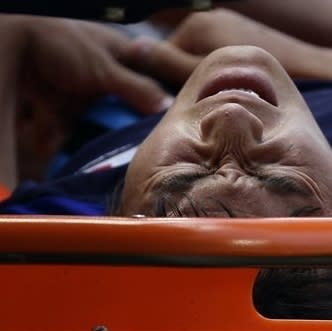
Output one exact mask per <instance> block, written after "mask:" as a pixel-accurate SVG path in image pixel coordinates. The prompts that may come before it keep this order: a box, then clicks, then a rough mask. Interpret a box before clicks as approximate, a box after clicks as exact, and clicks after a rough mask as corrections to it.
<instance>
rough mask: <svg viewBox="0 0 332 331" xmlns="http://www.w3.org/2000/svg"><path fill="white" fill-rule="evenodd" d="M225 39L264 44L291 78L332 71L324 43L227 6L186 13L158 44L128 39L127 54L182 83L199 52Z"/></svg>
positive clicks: (228, 43) (327, 76)
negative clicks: (303, 38)
mask: <svg viewBox="0 0 332 331" xmlns="http://www.w3.org/2000/svg"><path fill="white" fill-rule="evenodd" d="M231 45H253V46H257V47H261V48H263V49H265V50H267V51H268V52H269V53H271V54H272V55H273V56H274V57H276V58H277V59H278V60H279V62H280V63H281V64H282V65H283V66H284V68H285V69H286V70H287V71H288V73H289V74H290V75H291V76H293V77H295V78H312V79H330V78H331V77H332V70H329V68H330V67H331V66H330V65H329V63H331V59H332V51H331V50H330V49H323V48H319V47H316V46H314V45H311V44H308V43H305V42H302V41H300V40H297V39H295V38H293V37H291V36H288V35H286V34H284V33H282V32H280V31H277V30H274V29H272V28H269V27H267V26H265V25H263V24H261V23H258V22H255V21H253V20H251V19H249V18H247V17H245V16H242V15H241V14H238V13H236V12H233V11H231V10H227V9H216V10H213V11H209V12H200V13H195V14H192V15H190V16H188V17H187V18H186V19H185V20H184V21H183V22H182V23H181V24H180V25H179V26H178V27H177V28H176V30H175V31H174V32H173V33H172V34H171V36H170V37H169V39H168V41H167V42H164V43H163V44H158V43H156V42H155V43H154V44H153V42H152V41H151V40H150V41H149V40H137V41H134V44H133V46H132V49H133V50H134V51H133V52H132V58H134V59H133V60H134V62H135V61H136V64H138V65H139V66H141V67H142V66H143V67H145V69H146V70H149V71H150V72H152V73H153V74H155V75H157V76H158V77H159V78H164V79H166V80H168V81H170V82H172V83H174V82H176V83H180V84H182V83H183V82H184V81H185V80H186V78H188V76H189V75H190V73H191V72H192V70H193V69H194V68H195V66H196V65H197V64H198V63H199V61H200V59H202V57H204V56H206V55H208V54H209V53H210V52H212V51H214V50H215V49H218V48H220V47H224V46H231ZM142 50H143V51H142ZM290 50H291V51H290ZM135 52H136V53H135ZM134 54H135V55H134ZM138 62H139V63H138Z"/></svg>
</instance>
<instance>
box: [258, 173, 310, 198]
mask: <svg viewBox="0 0 332 331" xmlns="http://www.w3.org/2000/svg"><path fill="white" fill-rule="evenodd" d="M257 178H258V179H259V180H260V181H262V182H263V183H264V184H265V186H266V187H267V188H268V189H270V190H271V191H274V192H276V193H278V194H287V193H288V194H292V193H293V194H299V195H301V196H304V197H308V196H312V195H313V192H312V190H311V189H310V188H309V187H308V186H307V185H305V184H304V183H303V182H302V181H299V180H296V179H294V178H292V177H290V176H288V175H273V174H271V175H258V176H257Z"/></svg>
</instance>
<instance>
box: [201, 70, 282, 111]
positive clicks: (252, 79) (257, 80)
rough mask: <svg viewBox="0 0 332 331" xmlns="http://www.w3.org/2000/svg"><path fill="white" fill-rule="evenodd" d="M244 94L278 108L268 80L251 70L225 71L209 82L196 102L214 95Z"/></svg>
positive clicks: (261, 74)
mask: <svg viewBox="0 0 332 331" xmlns="http://www.w3.org/2000/svg"><path fill="white" fill-rule="evenodd" d="M232 91H235V92H239V93H245V94H247V95H250V96H252V97H255V98H258V99H262V100H264V101H266V102H268V103H269V104H271V105H273V106H278V102H277V96H276V93H275V91H274V89H273V87H272V83H271V82H270V80H269V79H268V78H267V77H266V76H265V75H264V74H263V73H261V72H259V71H257V70H252V69H250V70H249V69H238V68H236V69H232V70H230V69H227V70H224V72H222V73H221V74H219V75H218V76H217V77H216V78H214V79H212V80H210V81H209V82H208V83H207V84H206V85H205V86H204V87H203V89H202V90H201V92H200V93H199V97H198V100H197V101H200V100H202V99H205V98H207V97H210V96H212V95H216V94H222V93H228V92H232Z"/></svg>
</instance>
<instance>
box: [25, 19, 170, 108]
mask: <svg viewBox="0 0 332 331" xmlns="http://www.w3.org/2000/svg"><path fill="white" fill-rule="evenodd" d="M23 21H24V23H23V25H24V27H25V30H26V31H25V34H26V36H27V43H26V51H25V56H24V62H23V64H21V67H22V68H23V73H24V80H23V81H22V83H23V84H22V85H23V86H22V87H23V91H24V95H25V96H27V97H28V99H29V100H30V101H31V102H38V103H42V104H43V106H44V107H46V106H52V107H53V108H56V106H59V107H60V108H63V106H66V107H68V106H69V105H72V103H73V102H72V101H73V100H75V102H74V104H77V105H80V104H81V103H82V101H83V102H84V101H85V100H86V99H89V98H90V97H93V96H96V95H98V94H116V95H118V96H120V97H121V98H123V99H124V100H125V101H126V102H128V103H129V104H131V105H132V106H134V107H135V108H136V109H138V110H140V111H141V112H143V113H146V114H150V113H155V112H158V111H159V110H161V109H162V108H163V102H165V98H166V97H167V95H166V94H165V92H164V91H163V90H162V89H161V88H160V86H159V85H158V84H157V83H156V82H154V81H153V80H152V79H150V78H147V77H146V76H143V75H141V74H138V73H135V72H134V71H131V70H129V69H128V68H126V67H125V65H124V64H123V63H122V57H123V53H124V51H125V50H126V47H127V46H128V43H129V39H128V38H127V37H126V36H124V35H123V34H121V33H119V32H118V31H115V30H113V29H110V28H108V27H106V26H103V25H100V24H94V23H89V22H82V21H76V20H66V19H53V18H40V17H25V18H24V19H23ZM68 110H69V109H68V108H67V109H66V111H68Z"/></svg>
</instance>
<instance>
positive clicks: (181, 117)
mask: <svg viewBox="0 0 332 331" xmlns="http://www.w3.org/2000/svg"><path fill="white" fill-rule="evenodd" d="M331 169H332V155H331V151H330V146H329V145H328V143H327V142H326V140H325V138H324V137H323V135H322V133H321V131H320V129H319V128H318V126H317V124H316V122H315V121H314V119H313V117H312V115H311V113H310V110H309V109H308V107H307V105H306V104H305V102H304V101H303V99H302V97H301V95H300V94H299V92H298V91H297V89H296V87H295V86H294V84H293V83H292V81H291V79H290V78H289V77H288V75H287V74H286V72H285V71H284V69H283V68H282V67H281V65H280V64H279V63H278V62H277V61H276V60H275V59H274V58H273V57H272V56H271V55H269V54H268V53H266V52H265V51H263V50H261V49H258V48H256V47H243V46H236V47H226V48H222V49H220V50H217V51H215V52H213V53H212V54H210V55H209V56H208V57H207V58H206V59H205V60H204V61H202V63H201V64H200V65H199V66H198V68H197V69H196V70H195V71H194V73H193V74H192V75H191V77H190V78H189V80H188V81H187V83H186V84H185V85H184V87H183V88H182V90H181V92H180V93H179V95H178V97H177V99H176V102H175V103H174V105H173V107H172V108H171V109H170V110H169V111H168V113H167V114H166V115H165V116H164V118H163V119H162V121H161V122H160V123H159V124H158V126H157V127H156V128H155V129H154V131H153V132H152V133H151V134H150V135H149V137H148V138H147V139H146V141H145V142H144V143H143V144H142V146H141V147H140V149H139V151H138V152H137V154H136V156H135V158H134V160H133V161H132V163H131V164H130V166H129V169H128V173H127V176H126V180H125V186H124V191H123V197H122V206H121V213H122V214H123V215H132V214H145V215H148V216H169V217H171V216H188V217H193V216H218V217H254V216H255V217H281V216H284V217H286V216H324V215H331V210H332V208H331V207H332V203H331V201H332V199H331V193H330V192H332V173H331Z"/></svg>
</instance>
